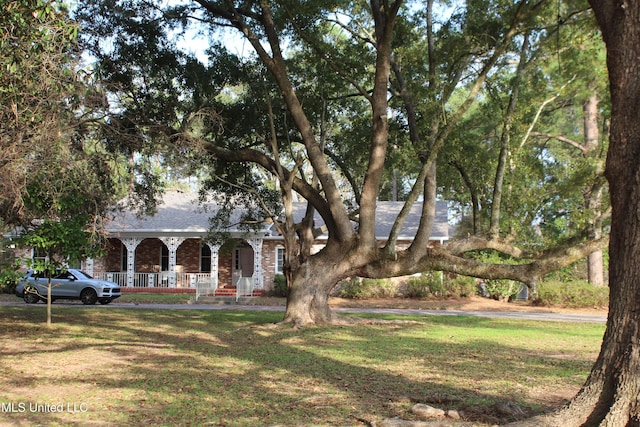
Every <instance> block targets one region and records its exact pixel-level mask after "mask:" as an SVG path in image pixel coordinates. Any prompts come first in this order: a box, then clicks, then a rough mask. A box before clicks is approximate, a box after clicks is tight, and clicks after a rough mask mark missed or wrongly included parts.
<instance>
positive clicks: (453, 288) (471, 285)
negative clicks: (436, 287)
mask: <svg viewBox="0 0 640 427" xmlns="http://www.w3.org/2000/svg"><path fill="white" fill-rule="evenodd" d="M477 293H478V287H477V285H476V279H475V278H473V277H469V276H456V277H455V278H453V279H451V280H450V281H449V282H448V285H447V294H448V295H449V296H450V297H453V298H468V297H471V296H473V295H475V294H477Z"/></svg>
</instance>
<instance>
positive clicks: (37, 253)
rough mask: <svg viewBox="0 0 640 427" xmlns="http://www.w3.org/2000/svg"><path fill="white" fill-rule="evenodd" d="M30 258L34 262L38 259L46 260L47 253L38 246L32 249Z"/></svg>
mask: <svg viewBox="0 0 640 427" xmlns="http://www.w3.org/2000/svg"><path fill="white" fill-rule="evenodd" d="M32 259H33V260H34V261H36V262H38V261H40V262H44V261H46V260H47V253H46V252H45V251H44V250H42V249H39V248H34V249H33V255H32Z"/></svg>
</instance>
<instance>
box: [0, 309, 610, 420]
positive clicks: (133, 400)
mask: <svg viewBox="0 0 640 427" xmlns="http://www.w3.org/2000/svg"><path fill="white" fill-rule="evenodd" d="M0 316H1V317H0V318H1V319H2V322H1V323H0V402H2V403H4V404H6V403H10V402H13V403H16V404H17V403H20V402H23V403H26V405H27V411H25V412H23V413H7V412H6V411H5V413H0V424H2V423H1V421H6V422H9V423H14V424H17V423H22V424H20V425H33V424H42V425H49V426H55V425H92V424H93V425H98V424H100V423H103V424H100V425H104V423H105V422H107V425H118V426H126V425H166V426H176V425H189V426H193V425H198V426H199V425H225V426H261V425H358V421H357V418H362V419H366V420H369V421H371V422H379V421H380V420H382V419H383V418H387V417H396V416H400V417H404V418H408V419H410V418H411V415H410V414H409V413H408V410H409V408H410V407H411V406H412V404H413V403H414V402H424V403H430V404H434V405H435V406H439V407H442V408H444V409H450V408H455V409H459V410H461V411H462V412H463V413H464V414H466V417H467V419H469V420H471V421H474V422H477V423H487V424H492V423H496V422H502V421H506V419H499V418H496V417H495V414H493V413H492V412H491V410H490V408H491V407H492V405H493V404H494V403H496V402H497V401H501V400H511V401H514V402H517V403H518V404H519V405H521V406H523V407H525V408H527V410H528V411H529V412H530V413H535V412H539V411H544V410H548V408H549V406H550V405H551V406H553V405H559V404H561V403H562V399H563V398H565V397H567V396H566V395H567V394H568V395H569V396H570V395H571V394H572V393H575V392H576V391H577V390H578V388H579V387H580V385H581V384H582V383H583V382H584V380H585V378H586V376H587V374H588V372H589V370H590V368H591V365H592V363H593V362H594V360H595V357H596V355H597V352H598V350H599V346H600V342H601V339H602V334H603V331H604V325H594V324H574V323H556V322H544V324H540V323H535V322H526V321H512V320H496V319H482V318H475V317H450V316H446V317H445V316H443V317H433V316H430V317H412V318H407V317H402V318H401V321H399V322H393V323H387V324H375V325H359V326H347V327H344V326H342V327H312V328H304V329H293V328H291V327H284V326H279V325H274V323H275V322H278V321H279V320H281V318H282V313H277V312H257V311H256V312H253V311H201V310H198V311H196V310H176V311H172V310H140V309H117V308H109V309H106V308H100V307H54V311H53V318H54V319H53V320H54V326H53V328H51V329H50V330H47V328H46V327H45V326H44V325H43V323H44V316H45V313H44V305H41V306H33V307H2V308H0ZM389 319H391V317H389ZM560 391H564V394H562V393H560V394H559V392H560ZM550 396H551V397H550ZM554 396H556V397H554ZM43 402H49V403H55V404H58V403H64V404H67V403H70V404H72V405H73V404H76V405H77V406H78V407H79V405H81V404H84V405H86V406H82V407H83V408H86V409H87V411H86V412H76V413H69V412H63V413H42V412H40V413H38V412H35V413H30V412H29V411H28V405H29V404H30V403H43Z"/></svg>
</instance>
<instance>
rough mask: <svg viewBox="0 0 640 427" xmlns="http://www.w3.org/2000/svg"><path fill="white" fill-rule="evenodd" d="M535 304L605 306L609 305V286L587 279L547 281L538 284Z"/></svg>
mask: <svg viewBox="0 0 640 427" xmlns="http://www.w3.org/2000/svg"><path fill="white" fill-rule="evenodd" d="M534 303H535V304H539V305H545V306H560V307H569V308H604V307H607V306H608V305H609V288H608V287H606V286H602V287H596V286H593V285H592V284H590V283H589V282H587V281H585V280H573V281H570V282H561V281H556V280H553V281H547V282H542V283H540V284H538V296H537V297H536V299H535V300H534Z"/></svg>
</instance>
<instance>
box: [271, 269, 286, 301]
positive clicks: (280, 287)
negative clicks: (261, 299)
mask: <svg viewBox="0 0 640 427" xmlns="http://www.w3.org/2000/svg"><path fill="white" fill-rule="evenodd" d="M287 294H288V290H287V278H286V277H284V275H283V274H276V275H275V276H274V277H273V289H271V292H269V296H272V297H280V298H286V297H287Z"/></svg>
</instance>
